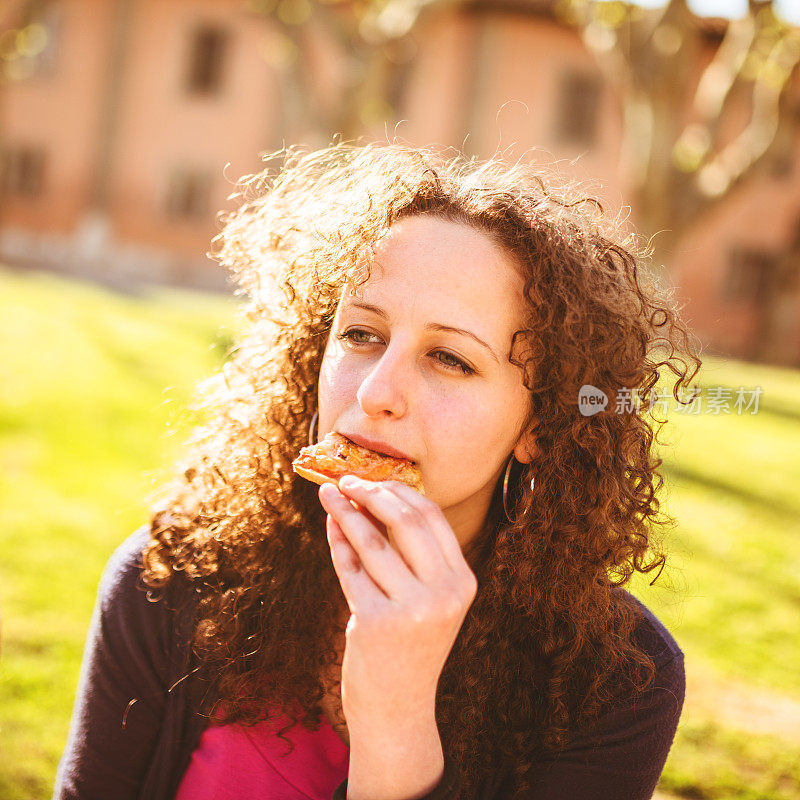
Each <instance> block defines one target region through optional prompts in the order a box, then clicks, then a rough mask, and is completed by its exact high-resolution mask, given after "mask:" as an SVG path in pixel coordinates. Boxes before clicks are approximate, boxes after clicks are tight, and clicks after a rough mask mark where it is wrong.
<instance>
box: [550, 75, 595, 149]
mask: <svg viewBox="0 0 800 800" xmlns="http://www.w3.org/2000/svg"><path fill="white" fill-rule="evenodd" d="M600 91H601V85H600V81H599V80H598V78H597V77H596V76H594V75H587V74H584V73H577V72H569V73H566V74H565V75H564V76H563V77H562V79H561V86H560V89H559V97H558V106H557V110H556V126H555V138H556V143H557V144H577V145H581V146H586V145H589V144H591V143H592V141H593V140H594V135H595V127H596V125H597V110H598V108H599V105H600Z"/></svg>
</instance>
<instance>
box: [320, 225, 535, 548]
mask: <svg viewBox="0 0 800 800" xmlns="http://www.w3.org/2000/svg"><path fill="white" fill-rule="evenodd" d="M522 289H523V281H522V278H521V276H520V275H519V272H518V270H517V268H516V265H515V263H514V261H513V259H512V257H511V256H510V255H509V254H507V253H506V252H505V251H504V250H503V249H501V248H500V247H499V246H497V245H496V244H495V243H494V242H493V241H492V240H491V239H490V238H489V237H488V236H486V235H485V234H483V233H481V232H479V231H476V230H475V229H473V228H470V227H467V226H465V225H463V224H460V223H456V222H449V221H446V220H443V219H440V218H437V217H433V216H427V215H419V216H414V217H409V218H407V219H404V220H401V221H399V222H397V223H396V224H394V225H393V226H392V227H391V228H390V230H389V231H388V233H387V235H386V236H385V237H384V238H383V239H381V241H380V242H379V244H378V245H377V247H376V249H375V261H374V264H373V265H372V267H371V274H370V277H369V279H368V280H367V281H366V282H364V283H362V284H361V285H359V286H358V287H355V288H353V287H352V286H351V287H345V289H344V290H343V293H342V297H341V300H340V302H339V307H338V309H337V312H336V317H335V319H334V322H333V329H332V331H331V335H330V338H329V340H328V344H327V348H326V350H325V356H324V359H323V363H322V369H321V371H320V378H319V435H320V438H321V437H322V436H324V435H325V434H326V433H328V432H330V431H337V432H339V433H341V434H342V435H344V436H347V437H348V438H350V439H353V440H354V441H355V442H356V443H357V444H362V445H365V446H367V447H370V448H371V449H373V450H376V451H378V452H385V453H389V454H391V455H398V456H399V455H402V456H405V457H406V458H410V459H412V460H413V461H415V462H416V463H417V465H418V466H419V468H420V470H421V472H422V478H423V481H424V483H425V493H426V495H427V496H428V497H430V498H431V499H432V500H434V501H435V502H437V503H438V504H439V506H440V507H441V508H442V510H443V511H444V513H445V516H446V517H447V519H448V521H449V522H450V525H451V526H452V527H453V530H454V531H455V533H456V536H457V537H458V539H459V542H460V543H461V544H462V546H463V545H465V544H466V543H467V542H468V541H470V540H471V539H472V538H473V537H474V536H475V535H476V534H477V532H478V531H479V530H480V528H481V526H482V524H483V521H484V519H485V517H486V514H487V512H488V508H489V503H490V501H491V496H492V492H493V490H494V487H495V486H496V484H497V481H498V479H499V477H500V475H501V474H502V472H503V470H504V468H505V465H506V462H507V460H508V458H509V455H510V454H511V453H512V451H513V452H514V453H515V455H516V457H517V458H518V459H519V460H520V461H529V460H530V455H531V454H532V452H533V445H532V444H531V443H529V442H528V440H527V437H526V438H523V439H520V431H521V429H522V427H523V425H524V423H525V420H526V416H527V412H528V409H529V395H528V393H527V391H526V390H525V387H524V386H523V384H522V373H521V371H520V369H519V368H518V367H515V366H514V365H512V364H510V363H509V361H508V356H509V352H510V348H511V343H512V337H513V335H514V332H515V331H516V330H518V329H519V328H520V327H522V322H523V309H522Z"/></svg>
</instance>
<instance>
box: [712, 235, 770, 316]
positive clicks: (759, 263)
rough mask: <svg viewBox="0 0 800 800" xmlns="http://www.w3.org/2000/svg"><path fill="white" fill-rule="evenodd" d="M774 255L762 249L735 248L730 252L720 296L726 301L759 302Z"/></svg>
mask: <svg viewBox="0 0 800 800" xmlns="http://www.w3.org/2000/svg"><path fill="white" fill-rule="evenodd" d="M775 263H776V257H775V256H774V255H773V254H772V253H768V252H765V251H763V250H752V249H747V248H736V249H734V250H733V251H732V253H731V258H730V266H729V268H728V274H727V276H726V279H725V284H724V286H723V292H722V296H723V299H724V300H727V301H728V302H751V303H754V304H758V303H760V302H761V301H762V300H763V299H764V297H765V295H766V291H767V288H768V286H769V281H770V277H771V273H772V271H773V269H774V267H775Z"/></svg>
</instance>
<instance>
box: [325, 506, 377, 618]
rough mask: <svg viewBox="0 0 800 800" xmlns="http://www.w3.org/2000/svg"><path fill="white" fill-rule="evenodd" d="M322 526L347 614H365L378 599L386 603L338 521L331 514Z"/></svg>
mask: <svg viewBox="0 0 800 800" xmlns="http://www.w3.org/2000/svg"><path fill="white" fill-rule="evenodd" d="M325 527H326V533H327V538H328V545H329V546H330V549H331V561H333V568H334V569H335V570H336V575H337V576H338V578H339V585H340V586H341V587H342V593H343V594H344V598H345V600H346V601H347V606H348V608H349V609H350V613H351V614H357V613H359V612H360V613H365V612H368V611H370V610H371V609H373V608H374V607H375V606H376V605H378V604H379V603H380V602H381V601H383V602H385V600H386V597H385V595H384V594H383V592H382V591H381V589H380V587H379V586H377V585H376V583H375V581H373V580H372V578H371V577H370V576H369V573H368V572H367V571H366V570H365V569H364V565H363V564H362V563H361V559H359V557H358V553H356V551H355V550H353V548H352V547H351V545H350V543H349V542H348V541H347V537H346V536H345V535H344V532H343V531H342V529H341V528H340V527H339V524H338V523H337V522H336V520H335V519H333V517H331V516H330V515H328V518H327V520H326V523H325Z"/></svg>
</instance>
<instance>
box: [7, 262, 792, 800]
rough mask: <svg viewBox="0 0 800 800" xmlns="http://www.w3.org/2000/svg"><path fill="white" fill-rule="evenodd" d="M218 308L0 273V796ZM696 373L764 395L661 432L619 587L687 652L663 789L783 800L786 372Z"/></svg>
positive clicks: (145, 481) (788, 446) (57, 722)
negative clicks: (679, 715) (650, 488)
mask: <svg viewBox="0 0 800 800" xmlns="http://www.w3.org/2000/svg"><path fill="white" fill-rule="evenodd" d="M232 316H233V315H232V303H231V302H230V301H224V300H218V299H214V298H209V297H206V296H202V295H189V294H183V293H176V292H159V293H158V294H155V295H151V296H148V297H144V298H124V297H120V296H119V295H116V294H113V293H109V292H106V291H104V290H101V289H97V288H93V287H87V286H83V285H80V284H77V283H67V282H64V281H61V280H58V279H56V278H53V277H45V276H24V277H22V276H14V275H11V274H8V273H4V272H0V320H2V323H3V324H2V326H0V547H2V558H0V605H2V615H3V637H2V638H3V650H2V657H1V658H0V752H1V753H2V759H0V800H12V798H13V799H14V800H18V798H21V797H26V798H27V797H30V798H44V797H48V796H49V792H50V788H51V786H52V778H53V773H54V769H55V764H56V761H57V758H58V755H59V752H60V749H61V747H62V745H63V741H64V737H65V735H66V729H67V724H68V717H69V711H70V707H71V703H72V697H73V694H74V690H75V684H76V681H77V672H78V667H79V663H80V657H81V648H82V643H83V637H84V635H85V631H86V626H87V624H88V619H89V616H90V613H91V607H92V603H93V600H94V592H95V589H96V585H97V580H98V577H99V574H100V571H101V570H102V566H103V564H104V562H105V560H106V558H107V557H108V554H109V553H110V551H111V550H112V549H113V548H114V546H115V545H116V544H117V543H118V542H119V541H121V540H122V538H124V536H125V535H126V534H127V533H129V532H130V531H131V530H132V529H133V528H135V527H136V526H137V525H139V524H140V523H141V522H142V521H143V520H144V515H145V511H146V506H145V503H144V498H145V497H146V495H147V493H148V492H150V491H151V490H152V488H153V485H154V481H156V479H157V475H158V472H159V470H161V469H162V468H163V467H164V465H168V463H169V457H170V454H173V453H175V452H176V450H177V448H178V446H179V444H180V440H181V435H182V433H184V432H185V431H186V419H185V415H184V414H182V412H181V409H182V408H184V407H185V404H186V402H187V400H188V398H189V394H190V389H191V387H192V385H193V384H194V382H195V381H196V380H197V379H198V378H200V377H203V376H205V375H207V374H209V373H210V372H211V371H212V370H213V369H214V368H215V366H217V365H218V364H219V363H220V361H221V358H222V354H223V352H224V349H225V346H226V345H227V343H228V341H229V338H230V328H231V320H232ZM220 326H225V327H224V328H223V330H222V334H221V335H220V334H219V333H218V331H219V329H220ZM704 380H705V383H706V384H707V385H712V384H714V385H716V384H721V385H726V386H732V387H736V386H739V385H745V386H753V385H757V384H760V385H761V386H762V387H763V388H764V390H765V394H764V396H763V397H762V398H761V407H762V410H760V411H759V414H757V415H755V416H750V415H747V416H737V415H736V413H735V412H734V413H733V414H732V415H730V416H720V417H714V416H709V415H707V414H703V415H701V416H698V417H689V416H675V417H674V418H675V420H676V423H675V425H674V427H673V426H670V427H669V429H665V434H666V435H664V436H662V439H665V440H671V441H672V442H673V443H674V446H675V449H674V450H673V451H671V450H665V452H664V457H665V466H666V468H667V476H668V479H669V485H668V487H667V488H668V497H667V508H668V510H669V511H670V512H671V513H672V514H673V515H674V516H676V517H677V518H678V522H679V524H678V527H677V529H676V530H675V532H674V533H673V534H671V536H670V549H671V551H672V553H673V558H672V561H671V562H670V567H669V568H668V569H667V570H665V572H664V573H663V574H662V576H661V577H660V578H659V580H658V582H657V583H656V585H655V586H653V587H650V586H649V585H648V581H647V580H638V581H636V583H635V585H634V591H635V592H636V593H637V594H638V595H639V596H640V597H642V599H643V600H644V601H645V602H646V603H648V605H650V606H651V607H652V608H653V610H654V611H655V612H656V613H657V614H658V615H659V616H660V617H661V619H662V620H663V621H664V622H665V624H667V626H668V627H669V628H670V629H671V630H672V631H673V632H674V634H675V636H676V638H677V639H678V641H679V643H680V644H681V646H682V647H683V649H684V651H685V652H686V655H687V664H688V671H689V689H688V692H687V702H686V708H685V713H684V717H683V719H682V721H681V726H680V729H679V732H678V737H677V739H676V743H675V746H674V748H673V751H672V754H671V755H670V759H669V761H668V764H667V769H666V771H665V774H664V777H663V780H662V788H663V789H664V790H668V791H671V792H675V793H680V792H683V793H685V794H686V795H687V796H691V797H701V798H719V799H720V800H722V798H725V799H726V800H727V799H728V798H740V799H741V800H745V799H747V800H750V799H751V798H752V799H754V798H770V799H771V800H800V769H798V767H797V766H796V765H797V764H798V763H800V674H798V672H797V669H796V665H797V664H798V663H800V630H798V629H799V628H800V626H798V624H797V623H798V608H799V607H800V528H799V527H798V522H797V519H798V511H800V499H799V497H798V494H799V493H798V491H797V489H796V487H797V486H798V485H800V460H799V459H798V458H797V456H796V453H798V452H800V373H798V372H797V371H789V370H775V369H769V368H760V367H753V366H749V365H747V366H745V365H739V364H725V365H723V364H718V363H717V364H712V365H710V366H709V368H708V369H707V370H706V371H705V375H704ZM167 430H169V431H171V432H172V434H173V435H166V436H165V435H164V431H167ZM650 577H652V576H648V578H650ZM795 723H797V724H795Z"/></svg>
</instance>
